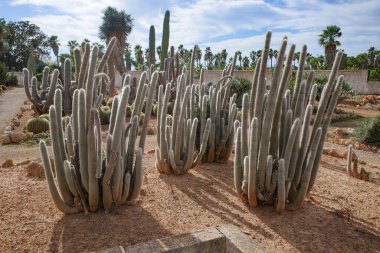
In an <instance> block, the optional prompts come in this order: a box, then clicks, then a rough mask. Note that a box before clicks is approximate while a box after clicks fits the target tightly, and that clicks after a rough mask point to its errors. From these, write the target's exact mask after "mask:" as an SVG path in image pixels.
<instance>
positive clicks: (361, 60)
mask: <svg viewBox="0 0 380 253" xmlns="http://www.w3.org/2000/svg"><path fill="white" fill-rule="evenodd" d="M356 61H357V63H358V65H359V68H360V69H368V54H366V53H362V54H358V55H357V56H356Z"/></svg>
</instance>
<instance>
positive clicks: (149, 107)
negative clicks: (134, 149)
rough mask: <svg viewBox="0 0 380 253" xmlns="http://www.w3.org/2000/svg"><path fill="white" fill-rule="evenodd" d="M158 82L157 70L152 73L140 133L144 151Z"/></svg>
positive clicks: (140, 143)
mask: <svg viewBox="0 0 380 253" xmlns="http://www.w3.org/2000/svg"><path fill="white" fill-rule="evenodd" d="M157 83H158V72H157V71H155V72H154V73H153V75H152V78H151V80H150V86H149V91H148V97H147V102H146V105H145V117H144V123H143V126H142V130H141V134H140V141H139V147H140V148H141V149H142V151H143V153H144V146H145V138H146V133H147V131H148V124H149V120H150V115H151V113H152V106H153V97H154V93H155V91H156V86H157Z"/></svg>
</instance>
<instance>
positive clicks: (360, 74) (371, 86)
mask: <svg viewBox="0 0 380 253" xmlns="http://www.w3.org/2000/svg"><path fill="white" fill-rule="evenodd" d="M14 74H15V75H17V79H18V83H19V85H22V72H14ZM128 74H130V75H131V77H132V78H133V77H136V78H137V79H139V78H140V75H141V71H129V72H128ZM329 74H330V71H329V70H317V71H315V76H328V75H329ZM221 75H222V71H219V70H206V72H205V80H206V82H217V81H218V80H219V78H220V77H221ZM338 75H343V76H344V79H345V80H346V81H347V82H348V83H349V84H350V85H351V87H352V89H353V90H354V91H355V92H356V93H357V94H376V95H380V81H367V70H357V71H346V70H339V71H338ZM234 76H235V77H240V78H245V79H248V80H252V77H253V71H243V70H236V71H235V72H234ZM265 77H266V79H267V83H270V81H271V80H272V72H271V71H267V72H266V75H265ZM121 82H122V81H121V77H120V78H116V86H118V87H121V85H122V83H121Z"/></svg>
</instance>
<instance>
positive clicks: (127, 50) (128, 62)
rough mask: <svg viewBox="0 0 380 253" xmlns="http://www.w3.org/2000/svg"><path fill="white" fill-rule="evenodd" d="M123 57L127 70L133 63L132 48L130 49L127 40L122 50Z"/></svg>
mask: <svg viewBox="0 0 380 253" xmlns="http://www.w3.org/2000/svg"><path fill="white" fill-rule="evenodd" d="M124 59H125V66H126V68H127V70H128V71H129V70H131V69H132V65H134V63H133V58H132V49H131V44H129V43H128V42H126V43H125V50H124Z"/></svg>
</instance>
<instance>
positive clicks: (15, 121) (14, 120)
mask: <svg viewBox="0 0 380 253" xmlns="http://www.w3.org/2000/svg"><path fill="white" fill-rule="evenodd" d="M11 122H12V124H13V125H14V126H16V127H19V126H20V120H18V119H16V118H13V119H12V120H11Z"/></svg>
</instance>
